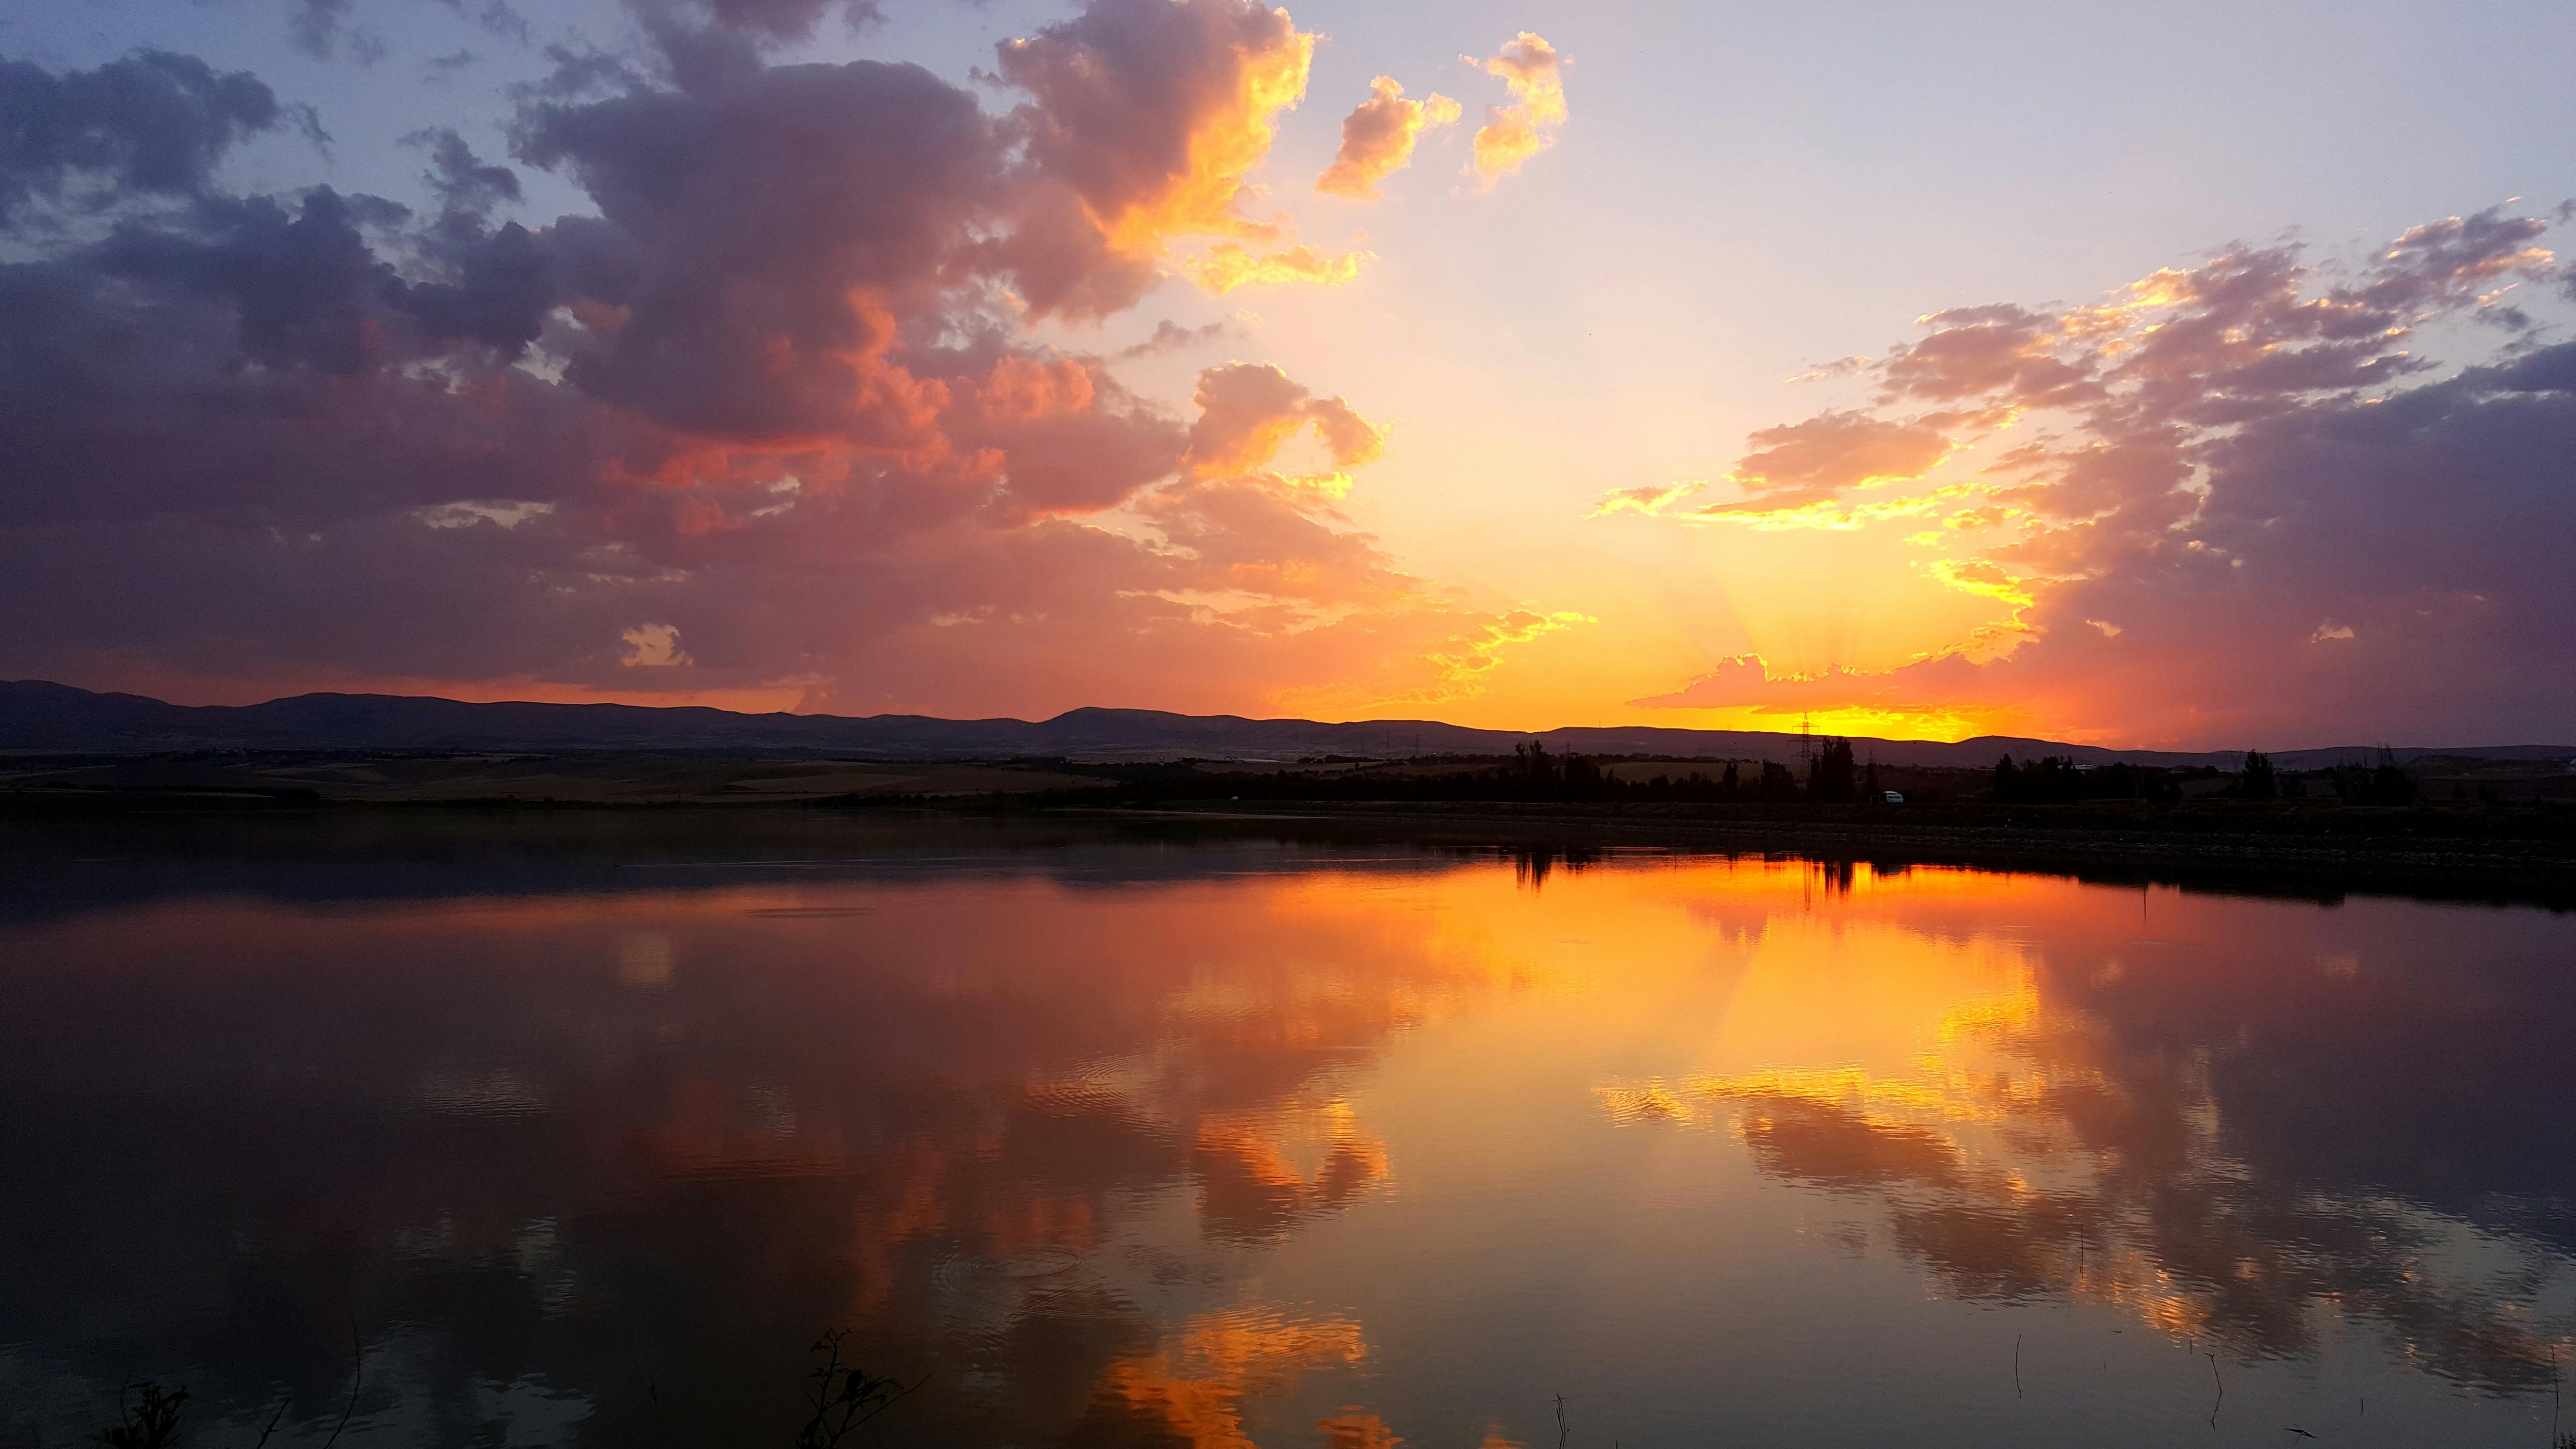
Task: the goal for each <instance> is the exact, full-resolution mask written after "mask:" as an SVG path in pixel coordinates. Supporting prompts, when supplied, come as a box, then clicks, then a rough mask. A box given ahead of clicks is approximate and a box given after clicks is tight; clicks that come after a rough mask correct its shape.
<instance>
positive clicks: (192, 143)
mask: <svg viewBox="0 0 2576 1449" xmlns="http://www.w3.org/2000/svg"><path fill="white" fill-rule="evenodd" d="M287 119H288V114H287V112H286V111H285V109H284V108H282V107H281V106H279V104H278V102H277V97H276V95H275V93H273V92H272V91H270V90H269V88H268V87H267V86H266V85H264V84H262V83H261V82H260V81H259V79H258V78H257V77H255V76H252V75H251V74H250V73H249V72H247V71H231V72H224V73H218V72H217V71H215V70H214V69H213V68H212V67H210V66H208V65H207V64H206V63H205V62H204V61H201V60H199V59H197V58H196V57H194V56H186V55H172V54H170V53H169V52H167V51H159V50H144V51H138V52H136V53H135V54H133V55H131V56H128V57H127V58H125V59H123V60H116V61H110V62H108V63H107V64H105V65H102V66H100V67H98V68H97V69H95V70H85V71H77V70H76V71H66V72H64V73H62V74H60V75H56V74H53V73H51V72H49V71H47V70H45V69H44V68H42V67H41V66H37V65H34V64H32V63H30V62H27V61H21V60H0V226H5V225H8V224H10V223H12V222H14V221H20V220H23V218H24V213H25V209H26V208H27V206H28V205H29V204H30V203H32V202H35V201H37V200H46V201H66V200H69V201H76V202H78V201H85V202H87V203H88V204H92V205H106V204H111V203H114V202H118V201H123V200H126V199H128V198H131V197H134V196H138V195H141V196H157V197H188V196H195V195H199V194H201V193H203V192H204V191H205V190H206V188H207V186H208V185H209V183H210V182H211V181H212V179H213V177H214V172H215V167H216V166H217V165H218V164H219V163H220V162H221V161H222V160H223V158H224V154H225V153H226V152H227V151H229V150H231V149H232V148H233V147H234V146H235V145H237V144H239V143H240V142H241V141H242V140H243V139H244V138H246V137H249V136H252V135H255V134H257V133H259V132H262V131H267V130H272V129H274V128H276V127H277V126H279V125H280V124H281V123H282V122H284V121H285V120H287Z"/></svg>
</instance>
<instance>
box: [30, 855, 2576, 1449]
mask: <svg viewBox="0 0 2576 1449" xmlns="http://www.w3.org/2000/svg"><path fill="white" fill-rule="evenodd" d="M0 866H5V871H0V1443H29V1442H36V1443H43V1444H55V1445H68V1444H73V1443H78V1442H85V1441H86V1438H87V1436H88V1435H90V1434H91V1433H93V1432H95V1431H96V1430H98V1429H99V1428H100V1427H102V1426H103V1425H106V1424H110V1423H113V1422H114V1421H115V1419H116V1416H117V1412H118V1410H117V1403H118V1399H119V1395H120V1391H121V1390H122V1389H123V1388H124V1387H125V1386H126V1385H129V1384H133V1383H138V1382H141V1381H152V1382H155V1383H158V1384H159V1385H161V1386H163V1387H165V1388H175V1387H177V1386H180V1385H184V1386H186V1388H187V1389H188V1392H189V1400H188V1403H187V1406H186V1409H185V1418H184V1420H183V1424H184V1427H185V1428H186V1430H187V1433H186V1437H185V1439H184V1442H186V1443H188V1444H192V1445H242V1446H249V1445H252V1444H253V1443H254V1442H255V1441H256V1440H257V1439H258V1438H259V1435H260V1432H261V1429H262V1427H263V1426H264V1425H267V1424H268V1423H269V1422H270V1420H271V1417H272V1415H273V1414H275V1413H276V1412H277V1411H278V1406H279V1405H280V1404H281V1403H283V1404H284V1405H285V1406H286V1407H285V1410H284V1413H283V1416H282V1418H280V1419H279V1421H278V1425H277V1429H276V1432H275V1436H274V1440H273V1442H275V1443H280V1444H286V1443H300V1444H320V1443H322V1442H324V1441H325V1440H327V1439H329V1438H330V1436H331V1435H332V1433H333V1432H334V1429H335V1427H336V1426H339V1425H340V1424H341V1421H342V1419H343V1416H344V1415H345V1416H346V1418H347V1423H346V1427H345V1430H344V1431H342V1435H341V1437H342V1440H343V1441H344V1442H347V1443H352V1444H362V1445H378V1446H390V1445H553V1444H564V1445H571V1444H585V1445H626V1444H639V1445H657V1444H669V1445H733V1444H741V1445H780V1446H785V1445H789V1444H792V1443H793V1442H795V1436H796V1433H797V1429H798V1427H799V1425H801V1424H802V1423H803V1422H804V1421H805V1418H806V1410H805V1409H804V1408H803V1407H802V1404H801V1398H802V1396H803V1395H804V1394H805V1393H806V1391H807V1388H808V1384H807V1381H806V1378H805V1375H806V1372H807V1369H808V1366H809V1359H808V1348H809V1345H811V1344H812V1343H813V1342H814V1341H815V1339H816V1337H817V1335H818V1334H819V1333H821V1332H822V1331H824V1330H826V1329H838V1330H843V1331H845V1332H846V1334H847V1337H846V1339H845V1340H844V1341H843V1350H844V1353H845V1354H846V1356H847V1357H848V1359H850V1360H852V1361H855V1362H857V1363H859V1364H862V1365H864V1366H865V1368H866V1369H867V1370H868V1371H869V1372H871V1373H872V1374H878V1375H883V1376H886V1377H888V1378H890V1379H893V1380H896V1381H898V1382H900V1383H902V1384H904V1385H910V1386H915V1387H914V1388H913V1390H912V1392H910V1394H909V1395H908V1396H907V1397H905V1398H904V1399H902V1400H901V1401H900V1402H898V1403H896V1404H894V1405H893V1407H892V1408H891V1409H889V1410H888V1411H887V1412H886V1413H885V1414H884V1415H883V1416H882V1417H880V1418H879V1419H877V1420H876V1421H875V1422H873V1423H871V1424H868V1425H866V1426H864V1427H862V1428H860V1429H859V1430H857V1432H855V1433H854V1434H852V1435H851V1436H850V1437H849V1439H848V1440H846V1441H845V1442H846V1443H847V1444H849V1445H852V1446H859V1445H869V1444H886V1445H893V1444H898V1443H900V1444H904V1445H926V1444H933V1445H951V1444H953V1445H1182V1444H1186V1445H1194V1446H1202V1449H1215V1446H1250V1445H1260V1446H1287V1445H1300V1446H1312V1445H1330V1446H1350V1449H1358V1446H1385V1445H1392V1444H1394V1443H1396V1442H1397V1441H1398V1440H1401V1441H1402V1442H1404V1443H1407V1444H1411V1445H1415V1446H1418V1449H1431V1446H1443V1445H1450V1446H1460V1449H1477V1446H1491V1445H1500V1444H1505V1443H1510V1444H1521V1445H1533V1446H1553V1445H1555V1444H1557V1443H1559V1442H1560V1438H1561V1437H1562V1439H1563V1442H1565V1443H1566V1444H1568V1445H1570V1446H1584V1449H1591V1446H1600V1449H1609V1446H1611V1445H1612V1444H1613V1443H1614V1442H1615V1443H1617V1444H1620V1445H1627V1446H1658V1445H1684V1444H1688V1445H1732V1444H1741V1445H1768V1446H1824V1445H1836V1446H1843V1445H1864V1444H1890V1445H1893V1444H1900V1443H1901V1444H1905V1445H1909V1446H1911V1445H1962V1446H2006V1445H2033V1446H2037V1445H2051V1446H2063V1445H2085V1446H2112V1449H2117V1446H2131V1445H2139V1446H2144V1445H2171V1444H2188V1445H2202V1444H2217V1445H2265V1446H2272V1449H2279V1446H2282V1445H2285V1444H2289V1443H2294V1442H2305V1441H2304V1440H2302V1439H2301V1438H2300V1435H2302V1434H2304V1435H2308V1436H2312V1437H2313V1439H2314V1440H2316V1441H2318V1442H2328V1443H2333V1444H2338V1445H2389V1446H2400V1445H2403V1446H2436V1445H2438V1446H2475V1445H2490V1444H2492V1445H2514V1446H2540V1445H2544V1444H2546V1443H2547V1442H2548V1440H2549V1437H2550V1435H2551V1433H2552V1423H2553V1414H2561V1413H2564V1415H2565V1423H2564V1425H2563V1427H2565V1428H2570V1429H2576V1405H2570V1406H2568V1408H2567V1409H2566V1410H2564V1411H2562V1410H2561V1409H2560V1408H2559V1405H2558V1387H2557V1386H2558V1382H2559V1378H2560V1375H2561V1373H2562V1371H2563V1369H2564V1366H2565V1365H2566V1364H2567V1362H2568V1360H2569V1359H2570V1358H2571V1335H2576V1274H2571V1266H2576V1261H2572V1260H2571V1255H2576V1110H2571V1109H2576V1050H2571V1048H2576V917H2571V916H2570V915H2568V914H2564V913H2556V912H2552V911H2548V910H2543V909H2538V908H2535V907H2525V906H2497V905H2484V904H2456V903H2442V902H2432V901H2421V900H2410V899H2405V898H2399V897H2363V896H2353V897H2348V898H2340V899H2338V898H2333V897H2328V898H2325V899H2315V898H2310V899H2297V898H2279V897H2274V898H2265V897H2260V896H2252V895H2239V894H2230V893H2227V892H2225V891H2221V890H2211V889H2202V888H2194V889H2190V890H2184V889H2178V888H2176V887H2174V886H2172V885H2168V884H2158V883H2154V882H2152V881H2149V882H2145V883H2139V882H2111V883H2099V882H2087V881H2082V880H2078V879H2075V878H2072V877H2064V876H2044V875H2029V874H1999V873H1984V872H1976V871H1968V870H1955V869H1935V868H1926V867H1917V868H1914V869H1911V870H1894V869H1891V870H1888V871H1881V870H1878V869H1874V868H1873V867H1871V866H1869V865H1867V864H1850V863H1835V862H1817V861H1809V860H1801V859H1792V858H1760V857H1743V856H1738V857H1732V858H1730V857H1727V856H1723V855H1705V854H1692V853H1688V852H1682V851H1672V850H1665V849H1660V848H1657V849H1605V850H1597V851H1593V852H1589V853H1586V854H1582V855H1577V856H1573V857H1570V858H1569V857H1568V856H1566V855H1564V854H1562V853H1559V852H1554V851H1548V850H1518V851H1515V850H1510V849H1502V848H1482V847H1477V846H1474V845H1459V844H1452V845H1426V844H1419V843H1412V842H1407V841H1404V840H1401V839H1393V838H1377V839H1364V838H1360V837H1350V838H1341V839H1325V838H1302V839H1301V838H1299V837H1298V836H1296V835H1295V834H1294V833H1292V832H1283V830H1281V829H1279V828H1265V827H1260V826H1252V827H1246V828H1241V829H1235V830H1231V831H1204V832H1197V833H1151V832H1145V831H1141V830H1117V829H1112V828H1108V827H1099V828H1090V827H1072V826H1064V827H1043V828H1041V827H1036V826H1006V825H998V824H997V825H993V826H990V827H985V826H980V825H969V824H952V825H946V826H931V825H911V826H906V825H900V824H868V823H857V824H852V823H845V822H840V821H833V820H829V819H821V818H809V817H807V816H806V815H803V814H801V813H800V814H799V815H798V816H797V817H796V818H795V819H792V820H791V819H787V818H785V816H784V814H783V813H782V814H769V813H766V812H755V813H754V814H753V815H749V816H746V815H742V814H735V815H730V816H722V817H717V818H704V817H696V816H688V815H672V816H648V817H644V818H641V819H639V820H633V821H622V820H619V819H617V818H615V817H604V818H589V817H584V818H576V819H569V820H567V819H560V818H551V817H545V818H534V819H518V818H515V817H509V816H493V817H475V816H458V817H455V818H447V817H425V818H424V819H422V820H417V821H403V820H373V819H360V820H357V821H351V820H348V819H345V818H341V819H333V818H326V819H324V820H322V821H320V822H303V823H298V822H227V821H219V820H218V821H178V822H152V821H138V822H129V823H123V824H117V823H93V824H87V825H59V826H39V825H25V824H21V825H15V826H11V827H8V828H7V830H5V831H0ZM1560 1415H1561V1416H1562V1419H1561V1420H1560Z"/></svg>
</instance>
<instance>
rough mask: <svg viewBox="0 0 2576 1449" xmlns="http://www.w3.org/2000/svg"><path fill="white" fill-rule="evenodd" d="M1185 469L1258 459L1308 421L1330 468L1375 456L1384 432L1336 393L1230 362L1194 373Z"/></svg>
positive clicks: (1204, 473)
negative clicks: (1194, 418) (1194, 407)
mask: <svg viewBox="0 0 2576 1449" xmlns="http://www.w3.org/2000/svg"><path fill="white" fill-rule="evenodd" d="M1194 401H1196V402H1197V403H1198V406H1199V420H1198V422H1197V423H1196V424H1195V425H1194V426H1192V427H1191V429H1190V442H1189V457H1188V462H1189V469H1190V471H1191V472H1192V473H1193V474H1196V475H1197V476H1199V477H1202V478H1216V477H1225V476H1230V475H1236V474H1243V473H1249V472H1251V471H1253V470H1254V469H1257V468H1261V467H1264V466H1266V465H1267V464H1268V463H1269V462H1270V460H1271V459H1273V458H1275V457H1277V456H1278V454H1279V450H1280V449H1281V448H1282V447H1284V446H1286V445H1287V442H1288V440H1289V439H1291V438H1293V437H1295V436H1296V435H1297V434H1299V433H1301V432H1304V431H1305V430H1307V429H1309V428H1312V429H1313V430H1314V431H1315V435H1316V436H1317V437H1318V438H1320V439H1321V440H1322V441H1323V444H1324V446H1325V448H1326V449H1327V450H1328V451H1329V452H1330V453H1331V455H1332V459H1333V466H1334V467H1336V468H1360V467H1365V466H1367V465H1368V464H1370V463H1373V462H1376V461H1377V459H1378V455H1379V454H1380V453H1382V452H1383V451H1384V450H1385V446H1386V435H1385V434H1384V433H1383V432H1381V431H1379V429H1378V428H1377V427H1375V426H1374V425H1372V424H1371V423H1370V422H1369V421H1368V419H1366V418H1363V417H1361V416H1360V415H1359V414H1358V413H1357V412H1355V411H1353V410H1352V409H1351V406H1350V404H1348V403H1345V402H1343V401H1342V400H1341V399H1340V398H1337V397H1326V398H1319V397H1316V396H1314V395H1313V394H1311V393H1309V392H1308V391H1307V390H1306V389H1305V388H1304V387H1301V386H1299V385H1298V384H1297V383H1295V382H1293V381H1291V380H1290V379H1289V377H1288V374H1286V373H1284V372H1282V371H1280V370H1279V369H1278V368H1276V367H1273V366H1270V365H1269V364H1267V363H1257V362H1234V363H1228V364H1226V365H1225V366H1223V367H1211V368H1209V369H1207V370H1206V371H1205V372H1202V373H1200V374H1199V386H1198V392H1197V394H1196V396H1195V398H1194Z"/></svg>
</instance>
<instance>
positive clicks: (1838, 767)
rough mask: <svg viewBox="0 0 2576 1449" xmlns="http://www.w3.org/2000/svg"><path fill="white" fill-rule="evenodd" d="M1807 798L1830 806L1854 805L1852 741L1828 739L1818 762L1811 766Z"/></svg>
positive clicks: (1819, 754)
mask: <svg viewBox="0 0 2576 1449" xmlns="http://www.w3.org/2000/svg"><path fill="white" fill-rule="evenodd" d="M1807 798H1808V799H1810V800H1814V801H1817V802H1819V803H1822V804H1827V805H1848V804H1850V803H1851V799H1852V747H1851V741H1849V740H1843V739H1834V738H1832V737H1830V736H1828V737H1827V738H1826V739H1825V741H1824V747H1823V748H1822V749H1819V750H1817V751H1816V758H1815V760H1814V761H1813V762H1812V763H1810V764H1809V765H1808V766H1807Z"/></svg>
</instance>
